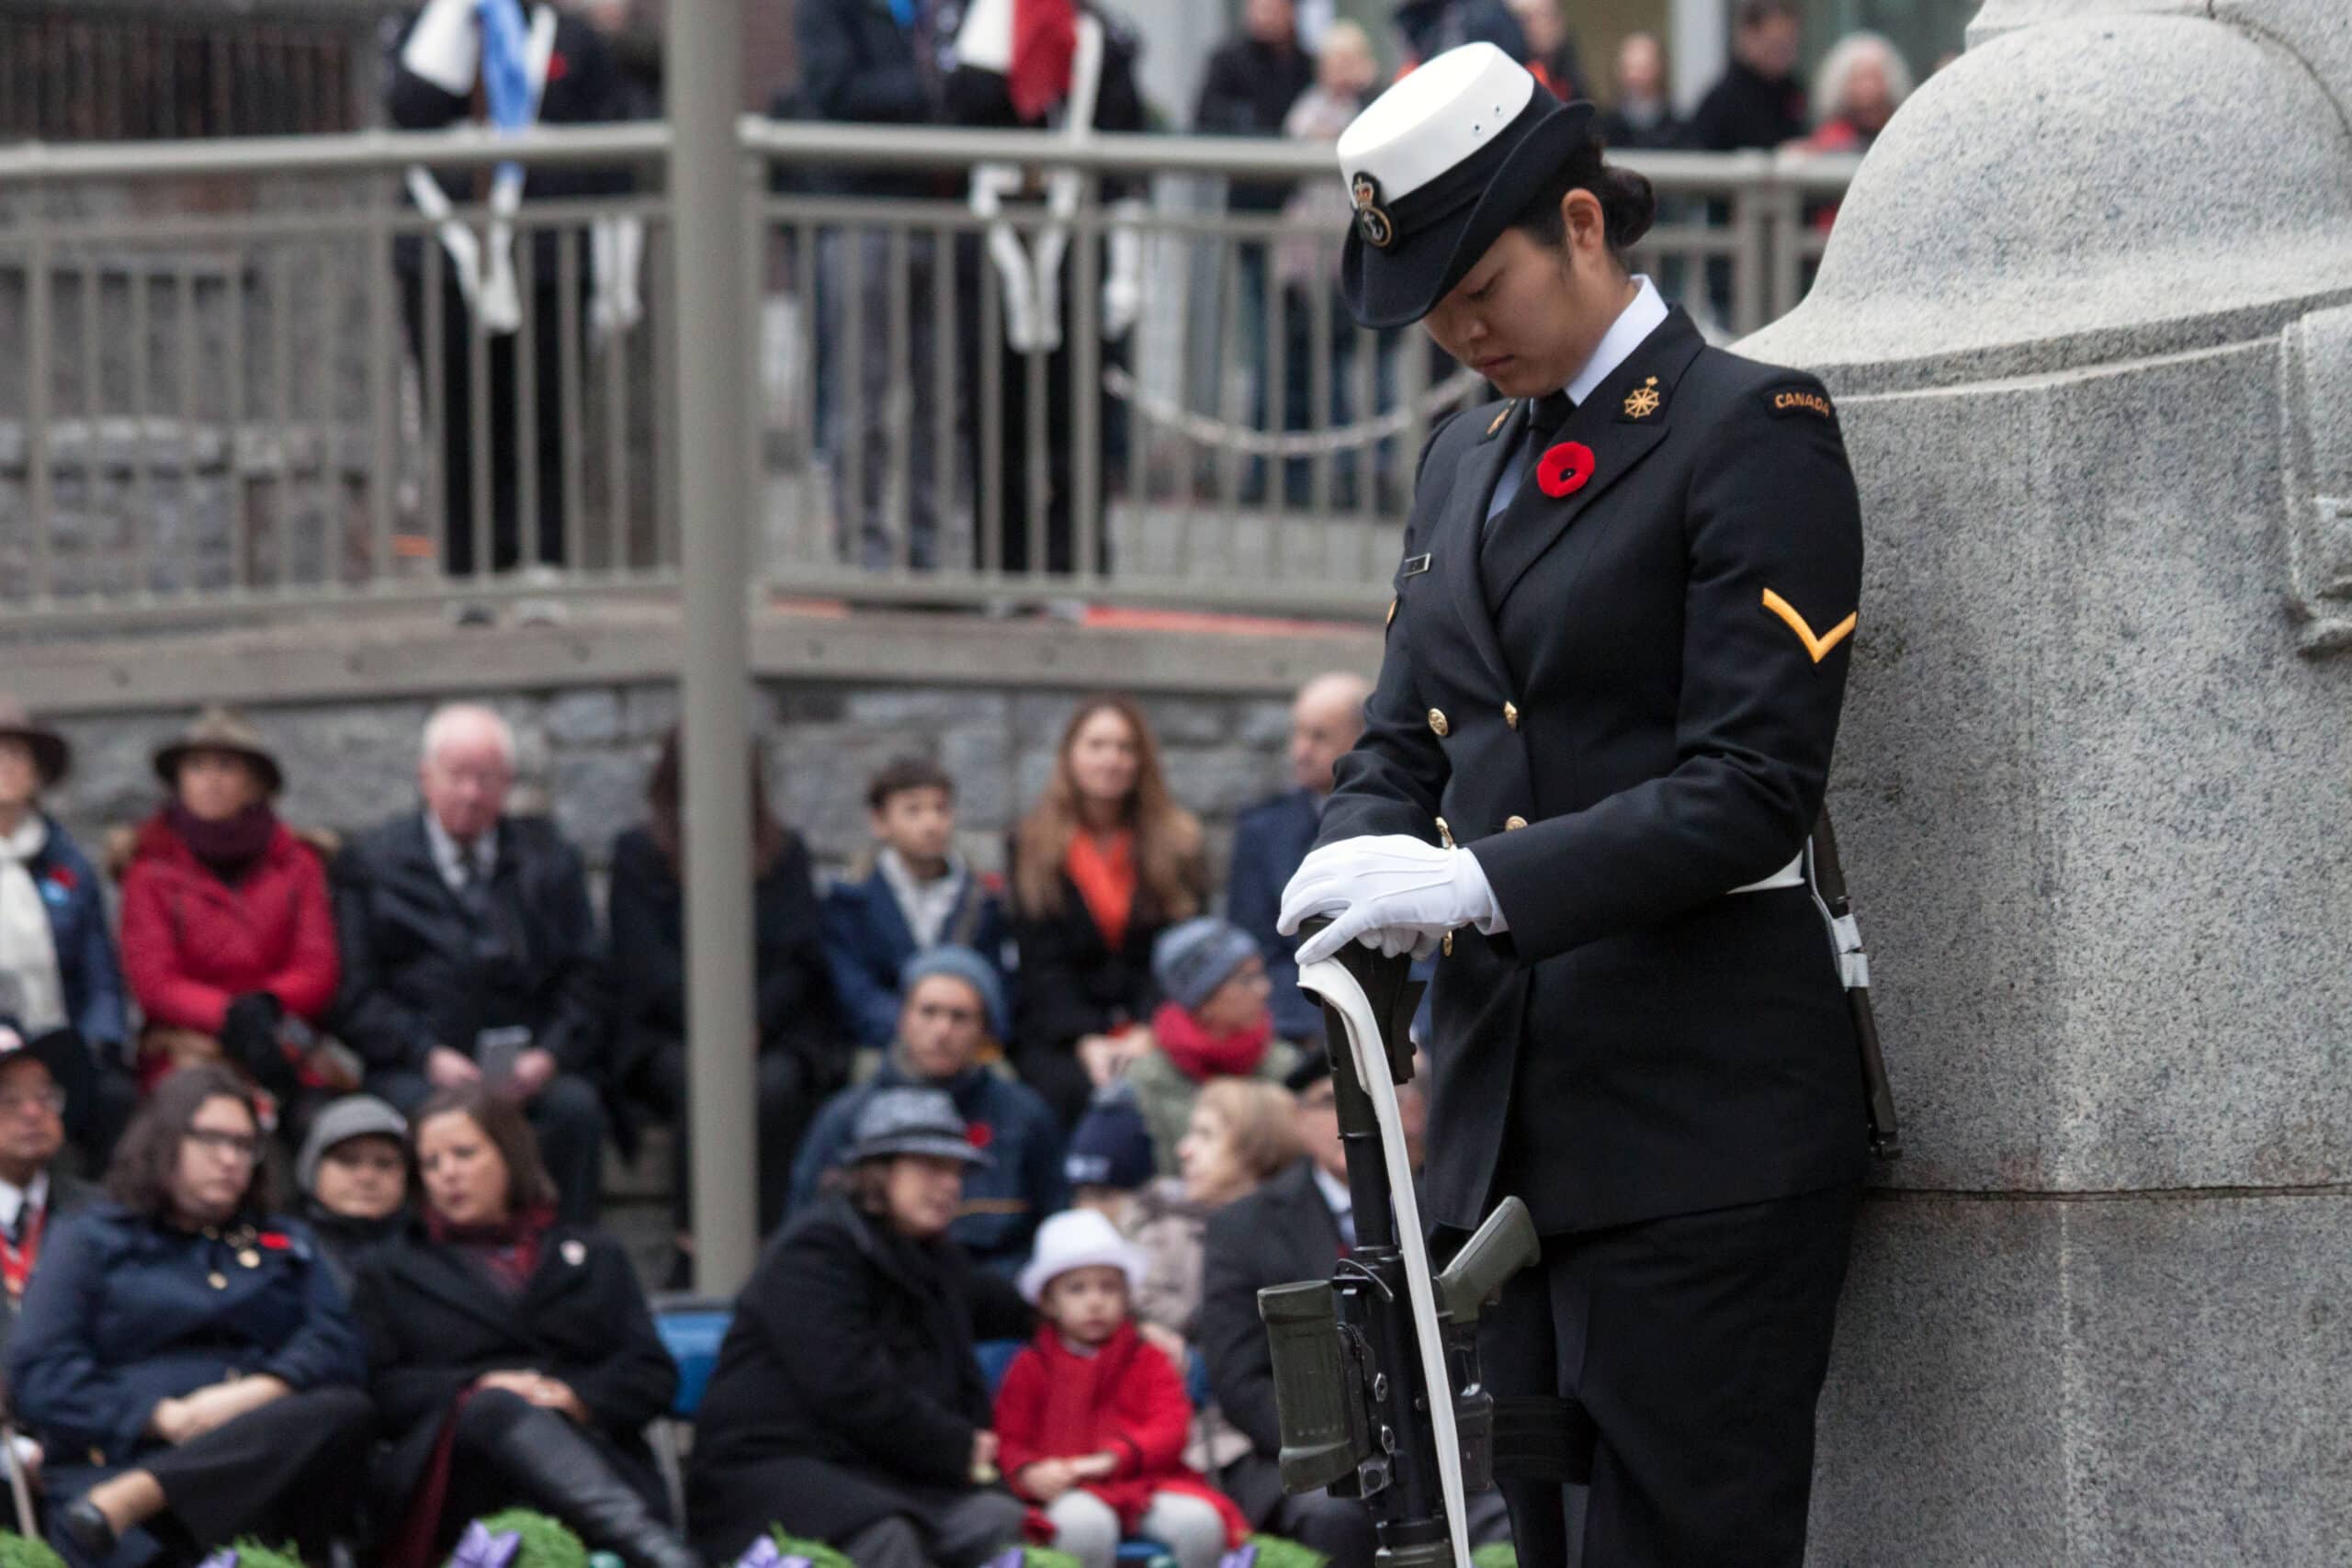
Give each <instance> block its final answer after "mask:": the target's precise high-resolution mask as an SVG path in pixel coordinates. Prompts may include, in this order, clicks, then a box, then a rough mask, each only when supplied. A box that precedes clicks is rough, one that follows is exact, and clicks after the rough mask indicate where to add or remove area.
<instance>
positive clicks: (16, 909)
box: [0, 694, 139, 1169]
mask: <svg viewBox="0 0 2352 1568" xmlns="http://www.w3.org/2000/svg"><path fill="white" fill-rule="evenodd" d="M73 763H74V751H73V748H72V747H70V746H68V745H67V744H66V741H65V737H63V736H62V735H60V734H58V733H57V732H56V731H55V730H53V729H50V728H46V727H44V726H42V725H40V724H39V723H37V722H35V721H34V719H33V718H32V716H30V715H29V714H28V713H26V712H25V709H24V706H23V705H22V704H20V703H18V702H17V700H16V699H15V698H14V697H10V696H7V695H5V694H0V1020H9V1021H14V1023H15V1024H16V1027H17V1032H19V1033H21V1034H22V1035H23V1036H24V1037H25V1038H26V1039H27V1040H39V1039H40V1038H42V1037H43V1036H46V1035H49V1034H52V1033H56V1032H60V1031H63V1032H67V1033H69V1034H71V1035H72V1036H73V1038H74V1043H76V1044H77V1045H79V1046H80V1047H81V1049H82V1051H83V1052H84V1054H85V1055H87V1056H88V1057H89V1060H90V1066H91V1082H90V1091H89V1093H88V1094H87V1096H85V1097H84V1100H83V1103H80V1104H77V1105H75V1106H73V1107H71V1108H70V1109H69V1111H68V1112H67V1118H68V1119H67V1121H66V1123H65V1129H66V1135H67V1136H68V1137H70V1138H72V1139H73V1140H74V1145H75V1146H76V1147H78V1148H79V1149H80V1150H81V1151H82V1152H83V1154H84V1155H85V1156H87V1158H88V1160H89V1162H90V1163H89V1165H88V1166H85V1169H86V1168H98V1167H101V1166H103V1165H104V1163H105V1161H106V1159H107V1156H108V1155H110V1154H111V1153H112V1152H113V1150H114V1144H115V1139H116V1138H118V1137H119V1136H120V1135H121V1134H122V1129H123V1125H124V1123H126V1122H129V1121H130V1113H131V1112H132V1111H134V1110H136V1109H137V1108H138V1104H139V1091H138V1088H137V1086H136V1085H135V1084H133V1082H132V1081H131V1077H130V1070H129V1068H128V1066H127V1065H126V1064H125V1062H124V1060H123V1054H122V1052H123V1043H124V1041H125V1039H126V1038H127V1037H128V1035H129V1032H130V1025H129V1021H128V1020H127V1019H126V1018H125V1016H124V1009H123V992H122V972H121V970H120V969H119V967H118V966H117V964H116V962H115V951H114V934H113V932H112V931H111V930H110V929H109V928H108V926H107V897H106V888H105V886H104V884H102V883H101V882H99V880H98V873H97V868H96V866H94V865H92V864H91V863H90V859H89V857H88V856H87V855H85V854H84V853H83V852H82V849H81V846H80V845H78V844H76V843H75V842H74V839H73V836H72V835H71V834H69V833H67V832H66V831H65V829H64V828H63V827H62V826H61V825H60V824H59V823H58V821H57V819H56V818H53V817H51V816H50V815H49V814H48V813H47V812H45V811H43V810H42V809H41V802H40V797H41V795H42V794H43V793H44V792H45V791H48V790H51V789H54V788H55V787H56V786H57V785H58V784H59V783H60V782H61V781H62V780H63V779H64V777H65V775H66V773H67V771H68V770H69V769H71V768H72V766H73Z"/></svg>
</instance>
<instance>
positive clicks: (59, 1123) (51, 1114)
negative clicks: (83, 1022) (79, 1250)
mask: <svg viewBox="0 0 2352 1568" xmlns="http://www.w3.org/2000/svg"><path fill="white" fill-rule="evenodd" d="M89 1092H90V1059H89V1054H88V1053H87V1052H85V1051H84V1050H83V1049H82V1044H81V1042H80V1041H78V1040H76V1039H74V1036H73V1034H72V1033H71V1032H67V1031H64V1030H51V1032H49V1033H47V1034H44V1035H42V1036H40V1038H39V1039H37V1040H30V1041H28V1040H27V1039H26V1038H25V1037H24V1035H23V1034H21V1033H19V1032H17V1030H16V1029H14V1028H12V1027H10V1026H9V1025H7V1024H5V1023H0V1281H5V1283H6V1288H7V1300H6V1303H0V1351H5V1350H6V1347H7V1343H8V1336H9V1335H10V1334H11V1333H13V1332H14V1331H15V1329H16V1326H17V1313H18V1312H19V1311H21V1310H22V1309H23V1307H24V1304H25V1290H26V1287H27V1286H28V1285H29V1284H30V1283H31V1282H32V1278H33V1275H34V1274H35V1272H37V1271H38V1270H39V1269H40V1257H41V1247H42V1245H43V1244H44V1243H45V1242H47V1241H48V1240H49V1239H50V1238H51V1236H53V1235H55V1234H56V1226H57V1225H58V1224H59V1223H60V1222H62V1221H63V1220H64V1219H65V1217H66V1216H67V1215H69V1214H73V1213H78V1212H79V1211H81V1210H83V1209H86V1208H88V1207H90V1206H91V1205H92V1204H93V1203H95V1202H96V1201H98V1190H97V1189H96V1188H95V1187H93V1186H91V1185H90V1184H89V1183H88V1182H86V1181H77V1180H75V1179H74V1178H73V1177H72V1176H70V1175H68V1174H67V1173H66V1172H64V1171H62V1170H60V1169H57V1168H56V1167H55V1161H56V1159H57V1154H58V1151H59V1150H60V1149H62V1148H63V1147H64V1146H65V1122H66V1118H67V1117H68V1116H70V1115H72V1114H73V1113H74V1110H75V1106H74V1101H75V1100H77V1099H80V1098H82V1097H85V1096H86V1095H87V1094H88V1093H89Z"/></svg>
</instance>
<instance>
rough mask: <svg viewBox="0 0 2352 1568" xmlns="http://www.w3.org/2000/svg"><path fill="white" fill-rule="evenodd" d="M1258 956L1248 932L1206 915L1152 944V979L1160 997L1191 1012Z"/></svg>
mask: <svg viewBox="0 0 2352 1568" xmlns="http://www.w3.org/2000/svg"><path fill="white" fill-rule="evenodd" d="M1257 956H1258V943H1257V940H1256V939H1255V938H1253V937H1252V936H1250V933H1249V932H1248V931H1243V930H1242V929H1241V928H1240V927H1239V926H1237V925H1235V924H1234V923H1233V922H1232V921H1231V920H1221V919H1217V918H1216V916H1215V915H1203V916H1201V917H1200V918H1198V919H1190V920H1186V921H1185V922H1184V923H1183V924H1182V925H1180V926H1170V928H1169V929H1168V930H1166V931H1162V932H1160V933H1159V941H1158V942H1153V943H1152V944H1151V977H1152V979H1153V980H1154V981H1155V982H1157V983H1158V984H1159V994H1160V995H1161V996H1163V997H1166V998H1168V999H1169V1000H1170V1001H1171V1002H1174V1003H1175V1004H1176V1005H1177V1006H1178V1007H1180V1008H1182V1009H1183V1010H1185V1011H1186V1012H1191V1011H1193V1010H1195V1009H1197V1008H1198V1007H1199V1006H1200V1005H1201V1004H1202V1003H1203V1002H1204V1001H1207V1000H1208V999H1209V998H1211V997H1213V996H1215V995H1216V988H1217V987H1219V986H1222V985H1224V984H1225V983H1226V982H1227V980H1230V979H1232V978H1233V972H1234V971H1235V970H1236V969H1238V968H1240V967H1241V966H1242V965H1243V964H1246V963H1248V962H1249V961H1250V959H1252V958H1255V957H1257Z"/></svg>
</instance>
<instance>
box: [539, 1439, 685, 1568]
mask: <svg viewBox="0 0 2352 1568" xmlns="http://www.w3.org/2000/svg"><path fill="white" fill-rule="evenodd" d="M497 1452H498V1460H499V1468H500V1469H501V1470H502V1471H503V1472H505V1475H506V1480H507V1482H508V1483H509V1484H510V1485H513V1486H514V1487H515V1488H516V1489H517V1490H518V1491H519V1492H521V1493H522V1494H523V1495H524V1498H525V1500H526V1501H527V1502H528V1503H529V1504H530V1505H531V1506H534V1507H536V1508H537V1509H539V1510H540V1511H541V1512H543V1513H547V1514H550V1515H553V1516H554V1517H556V1518H559V1519H560V1520H562V1521H563V1522H564V1523H565V1524H567V1525H570V1526H571V1528H572V1529H574V1530H575V1531H577V1532H578V1533H579V1536H580V1539H581V1540H584V1541H586V1542H587V1543H588V1546H589V1549H590V1550H591V1551H609V1552H612V1553H613V1554H614V1555H616V1556H617V1557H618V1558H619V1559H620V1560H621V1561H622V1562H625V1563H627V1564H628V1568H704V1563H703V1561H702V1559H701V1558H699V1557H697V1556H695V1553H694V1551H693V1550H692V1549H691V1548H689V1547H688V1546H687V1545H686V1543H685V1541H684V1540H683V1539H681V1538H680V1537H679V1535H678V1534H677V1532H676V1531H674V1530H673V1529H670V1528H669V1527H668V1526H667V1525H664V1524H662V1522H661V1521H660V1520H659V1519H657V1518H655V1517H653V1515H652V1513H651V1512H650V1510H649V1509H648V1508H647V1507H646V1506H645V1499H644V1498H642V1497H640V1496H639V1495H637V1490H636V1488H634V1487H632V1486H631V1485H629V1483H628V1482H626V1481H624V1480H622V1479H621V1477H620V1476H618V1475H617V1474H616V1473H614V1471H613V1467H612V1466H611V1465H610V1464H609V1463H607V1462H606V1461H605V1456H604V1455H603V1454H602V1453H599V1452H598V1451H597V1450H596V1446H595V1445H594V1443H592V1442H590V1441H589V1440H588V1439H587V1438H585V1437H583V1436H582V1435H581V1433H580V1432H579V1431H578V1430H577V1429H575V1428H574V1427H572V1425H571V1422H570V1421H568V1420H566V1419H565V1418H564V1417H562V1416H558V1415H556V1414H555V1413H554V1412H553V1411H550V1410H533V1411H531V1412H530V1413H529V1414H527V1415H526V1416H524V1417H523V1418H522V1419H520V1420H518V1421H516V1422H515V1425H514V1426H513V1427H510V1428H508V1430H507V1432H506V1435H505V1436H504V1437H503V1438H501V1439H500V1441H499V1444H498V1450H497Z"/></svg>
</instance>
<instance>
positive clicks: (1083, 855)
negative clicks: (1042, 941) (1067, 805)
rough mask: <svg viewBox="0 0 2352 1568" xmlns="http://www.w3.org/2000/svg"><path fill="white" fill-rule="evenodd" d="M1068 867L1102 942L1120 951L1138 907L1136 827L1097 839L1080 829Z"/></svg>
mask: <svg viewBox="0 0 2352 1568" xmlns="http://www.w3.org/2000/svg"><path fill="white" fill-rule="evenodd" d="M1065 869H1066V870H1068V871H1069V879H1070V881H1072V882H1073V883H1075V884H1077V886H1078V896H1079V897H1080V898H1083V899H1084V900H1086V912H1087V913H1088V914H1090V915H1091V916H1093V917H1094V927H1095V929H1096V930H1097V931H1101V932H1102V933H1103V945H1104V946H1105V947H1107V948H1109V949H1110V950H1111V951H1112V952H1114V953H1117V952H1119V951H1120V950H1121V949H1122V948H1124V947H1125V946H1126V945H1127V920H1128V918H1129V917H1130V916H1132V915H1133V914H1134V913H1135V908H1136V835H1135V830H1134V829H1131V828H1122V829H1119V830H1118V831H1117V832H1115V833H1113V834H1111V835H1110V836H1109V837H1108V838H1103V839H1098V838H1096V837H1095V836H1094V835H1093V834H1091V833H1090V832H1088V831H1087V830H1086V829H1083V828H1081V829H1079V830H1078V831H1077V833H1075V834H1074V835H1072V836H1071V838H1070V841H1069V860H1068V861H1067V862H1066V863H1065Z"/></svg>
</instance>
